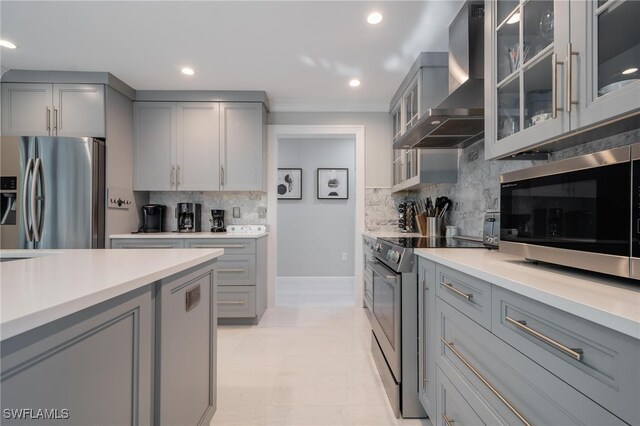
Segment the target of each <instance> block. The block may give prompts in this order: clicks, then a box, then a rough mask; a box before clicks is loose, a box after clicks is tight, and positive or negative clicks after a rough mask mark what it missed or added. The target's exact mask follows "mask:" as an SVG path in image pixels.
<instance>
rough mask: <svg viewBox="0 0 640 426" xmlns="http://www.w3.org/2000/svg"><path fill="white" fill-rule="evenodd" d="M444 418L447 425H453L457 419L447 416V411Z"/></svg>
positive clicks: (443, 415)
mask: <svg viewBox="0 0 640 426" xmlns="http://www.w3.org/2000/svg"><path fill="white" fill-rule="evenodd" d="M442 420H444V424H445V425H447V426H453V424H454V423H455V421H453V420H451V419H450V418H449V417H447V413H442Z"/></svg>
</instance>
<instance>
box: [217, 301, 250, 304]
mask: <svg viewBox="0 0 640 426" xmlns="http://www.w3.org/2000/svg"><path fill="white" fill-rule="evenodd" d="M218 305H244V302H243V301H242V300H221V301H220V302H218Z"/></svg>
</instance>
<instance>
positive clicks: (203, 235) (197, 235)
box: [109, 232, 269, 239]
mask: <svg viewBox="0 0 640 426" xmlns="http://www.w3.org/2000/svg"><path fill="white" fill-rule="evenodd" d="M267 235H269V232H261V233H259V234H239V233H238V234H230V233H228V232H149V233H146V234H144V233H136V234H112V235H109V238H111V239H117V238H145V239H146V238H150V239H153V238H262V237H266V236H267Z"/></svg>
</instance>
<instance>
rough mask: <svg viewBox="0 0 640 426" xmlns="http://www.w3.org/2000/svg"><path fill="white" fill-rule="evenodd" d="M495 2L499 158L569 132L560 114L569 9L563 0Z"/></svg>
mask: <svg viewBox="0 0 640 426" xmlns="http://www.w3.org/2000/svg"><path fill="white" fill-rule="evenodd" d="M491 3H492V6H493V10H492V11H491V13H492V15H491V19H492V23H493V28H494V30H493V31H494V34H493V37H492V44H493V51H494V55H493V57H494V58H495V59H494V60H495V63H494V70H495V71H494V73H493V75H492V79H493V84H494V86H493V108H492V109H493V110H494V111H496V112H497V114H495V120H496V121H495V122H494V123H493V137H492V141H494V146H493V147H492V155H494V154H496V155H500V154H502V153H505V154H507V153H510V152H514V151H518V150H520V148H521V147H526V146H528V145H532V144H534V143H535V142H541V141H543V140H545V139H547V138H550V137H552V136H554V134H559V133H561V132H562V131H566V130H568V121H569V120H568V118H567V117H566V116H565V115H564V113H561V112H560V109H561V107H562V102H561V89H562V87H564V86H563V81H562V80H563V73H562V65H563V56H561V55H562V54H564V53H565V50H564V45H563V46H562V48H561V47H560V45H562V43H563V42H564V41H565V40H567V41H568V36H569V35H568V22H569V14H568V10H569V6H568V2H567V1H565V0H521V1H514V0H511V1H507V0H498V1H496V2H491ZM563 26H564V28H562V27H563ZM559 50H560V51H559ZM554 109H555V111H554ZM494 151H495V153H494Z"/></svg>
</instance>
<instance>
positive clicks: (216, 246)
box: [193, 244, 244, 249]
mask: <svg viewBox="0 0 640 426" xmlns="http://www.w3.org/2000/svg"><path fill="white" fill-rule="evenodd" d="M193 248H214V249H216V248H221V249H225V248H237V249H241V248H244V244H228V245H226V244H218V245H215V246H210V245H206V244H205V245H199V246H193Z"/></svg>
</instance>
